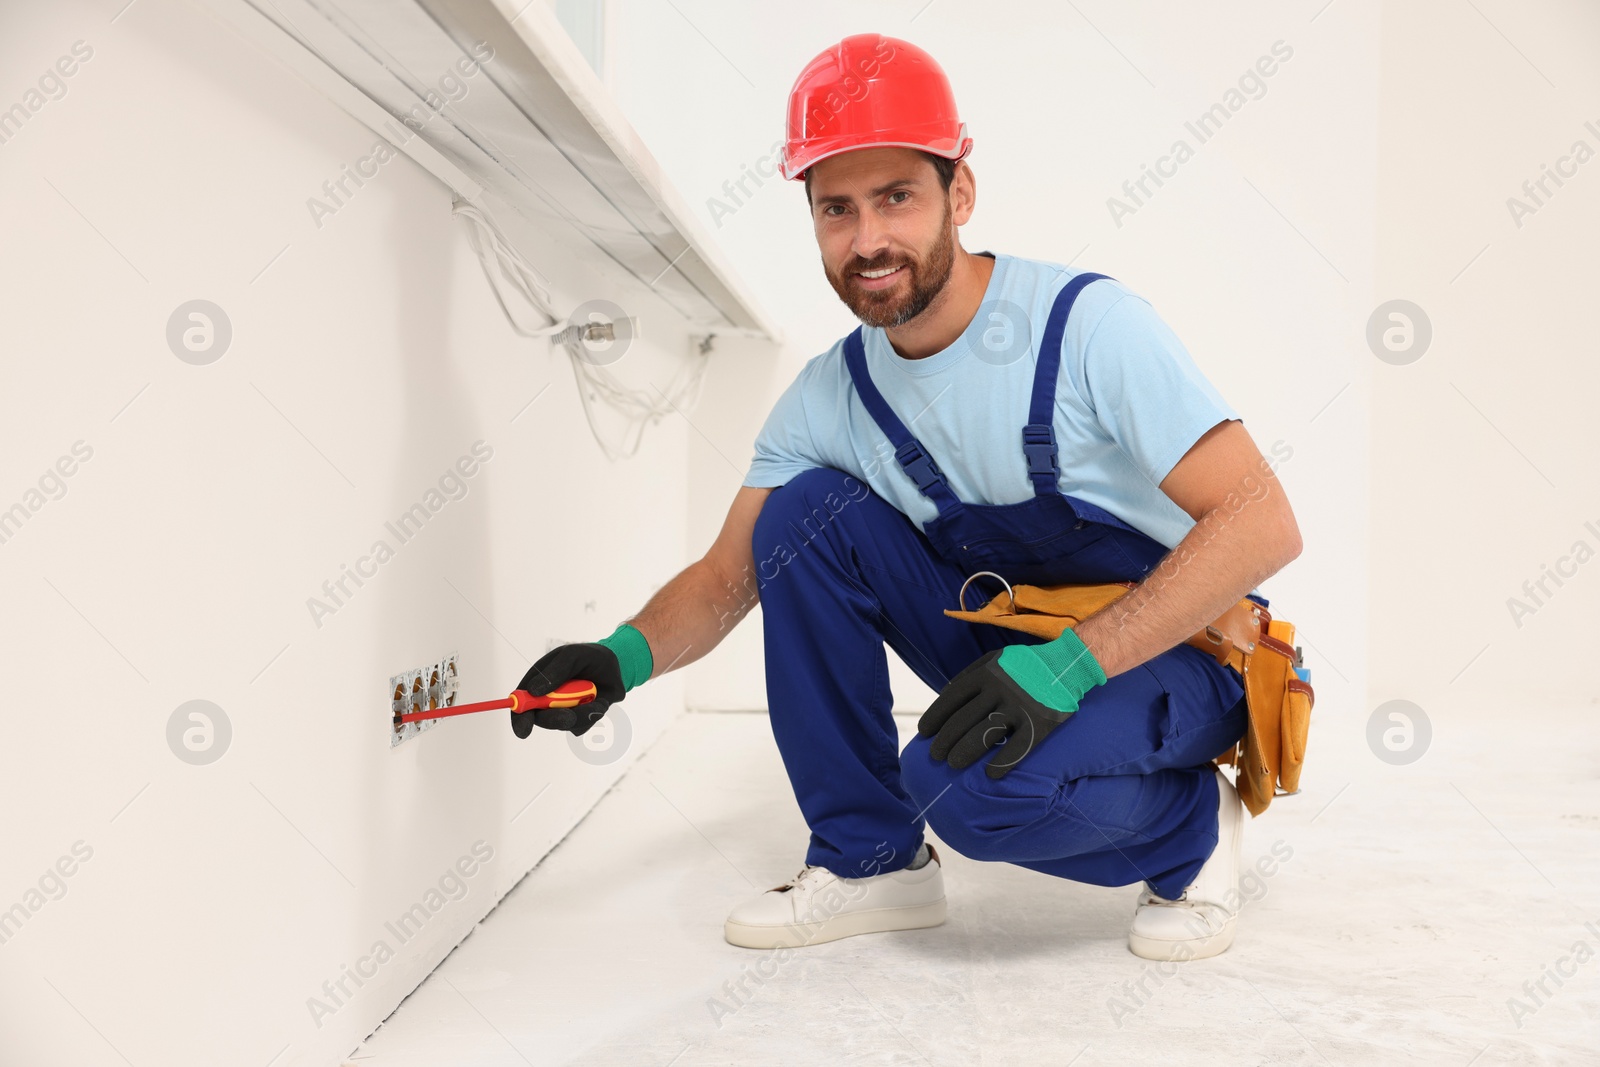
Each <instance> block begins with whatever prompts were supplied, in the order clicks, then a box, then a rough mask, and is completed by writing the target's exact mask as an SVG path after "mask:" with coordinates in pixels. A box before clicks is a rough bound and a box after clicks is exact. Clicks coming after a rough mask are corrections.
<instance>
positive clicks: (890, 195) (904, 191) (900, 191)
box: [889, 189, 911, 204]
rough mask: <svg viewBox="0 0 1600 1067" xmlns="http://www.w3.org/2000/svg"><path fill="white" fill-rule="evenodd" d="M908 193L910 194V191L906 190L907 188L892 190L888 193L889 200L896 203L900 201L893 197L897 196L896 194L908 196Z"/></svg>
mask: <svg viewBox="0 0 1600 1067" xmlns="http://www.w3.org/2000/svg"><path fill="white" fill-rule="evenodd" d="M910 195H911V193H910V192H908V191H907V190H905V189H896V190H895V191H894V192H892V193H890V194H889V200H890V202H892V203H896V204H898V203H900V202H901V201H898V200H895V197H897V196H910Z"/></svg>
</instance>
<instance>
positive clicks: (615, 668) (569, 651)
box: [511, 642, 627, 738]
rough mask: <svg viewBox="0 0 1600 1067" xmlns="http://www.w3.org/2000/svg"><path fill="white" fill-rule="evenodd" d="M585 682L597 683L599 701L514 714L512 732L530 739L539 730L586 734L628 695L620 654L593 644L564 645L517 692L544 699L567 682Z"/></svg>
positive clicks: (548, 655) (536, 666)
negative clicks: (535, 730) (530, 735)
mask: <svg viewBox="0 0 1600 1067" xmlns="http://www.w3.org/2000/svg"><path fill="white" fill-rule="evenodd" d="M574 678H583V679H586V680H588V681H591V682H593V683H594V688H595V697H594V699H593V700H591V701H589V703H587V704H579V705H578V706H577V707H575V708H534V709H533V710H532V711H523V712H512V713H511V729H512V730H513V731H514V732H515V733H516V735H517V736H518V737H522V738H526V737H527V736H528V735H529V734H531V733H533V728H534V727H535V726H537V727H539V728H541V729H544V730H566V731H568V732H570V733H573V734H580V735H581V734H583V733H585V732H587V731H588V729H589V727H591V726H593V725H594V724H595V723H597V722H599V721H600V718H601V716H603V715H605V713H606V712H607V711H608V710H609V709H610V707H611V705H613V704H615V703H616V702H617V701H619V700H621V699H622V697H623V694H624V693H625V692H627V690H626V688H625V687H624V686H623V684H622V664H621V662H620V661H619V660H618V659H617V654H616V653H615V652H613V651H611V649H609V648H607V647H606V646H605V645H602V644H599V643H598V642H591V643H588V644H581V645H562V646H561V647H559V648H553V649H551V650H550V651H549V652H547V653H545V654H544V655H543V656H542V657H540V659H539V661H538V662H537V663H535V664H534V665H533V666H532V667H530V668H529V669H528V673H527V674H525V675H523V676H522V681H521V682H519V683H517V688H518V689H521V690H523V691H524V692H526V693H528V694H530V695H532V696H536V697H537V696H543V695H544V694H546V693H548V692H550V691H551V690H552V689H554V688H555V687H556V686H558V685H560V684H561V683H563V682H570V681H572V679H574Z"/></svg>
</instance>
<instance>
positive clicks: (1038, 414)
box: [1022, 271, 1107, 496]
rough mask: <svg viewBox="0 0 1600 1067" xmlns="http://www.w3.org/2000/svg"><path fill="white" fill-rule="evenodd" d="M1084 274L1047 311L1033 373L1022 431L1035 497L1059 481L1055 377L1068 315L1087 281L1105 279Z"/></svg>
mask: <svg viewBox="0 0 1600 1067" xmlns="http://www.w3.org/2000/svg"><path fill="white" fill-rule="evenodd" d="M1106 277H1107V276H1106V275H1104V274H1093V273H1090V272H1088V271H1085V272H1084V273H1082V274H1079V275H1076V276H1074V277H1073V279H1072V280H1071V281H1069V282H1068V283H1067V284H1066V285H1065V286H1063V287H1062V289H1061V292H1060V293H1058V294H1057V295H1056V302H1055V304H1054V305H1053V306H1052V307H1051V308H1050V321H1049V322H1048V323H1047V324H1046V325H1045V328H1044V339H1043V340H1042V341H1041V342H1040V343H1039V361H1038V363H1037V364H1035V366H1034V371H1033V399H1032V401H1031V402H1030V403H1029V405H1028V425H1026V426H1024V427H1023V428H1022V454H1023V455H1024V456H1026V457H1027V459H1028V477H1029V478H1030V479H1032V480H1033V492H1034V495H1036V496H1055V495H1056V494H1057V493H1058V492H1060V489H1059V488H1058V486H1059V484H1060V480H1061V461H1060V459H1059V458H1058V456H1057V454H1056V427H1055V422H1056V417H1055V416H1056V378H1057V376H1058V375H1059V373H1060V371H1061V339H1062V338H1063V337H1064V336H1065V334H1066V331H1067V316H1068V315H1070V314H1072V305H1073V303H1074V302H1075V301H1076V300H1077V299H1078V294H1079V293H1081V292H1082V291H1083V287H1084V286H1086V285H1088V284H1089V283H1090V282H1093V281H1098V280H1100V279H1101V278H1106Z"/></svg>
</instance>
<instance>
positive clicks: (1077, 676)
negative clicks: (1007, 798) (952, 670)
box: [917, 629, 1106, 778]
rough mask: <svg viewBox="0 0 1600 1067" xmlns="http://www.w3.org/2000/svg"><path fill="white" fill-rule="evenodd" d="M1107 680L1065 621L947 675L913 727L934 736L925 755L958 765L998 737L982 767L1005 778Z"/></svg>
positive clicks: (974, 757) (975, 756) (969, 760)
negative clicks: (1060, 629) (1057, 630)
mask: <svg viewBox="0 0 1600 1067" xmlns="http://www.w3.org/2000/svg"><path fill="white" fill-rule="evenodd" d="M1105 680H1106V673H1105V671H1104V670H1102V669H1101V667H1100V663H1099V661H1098V660H1096V659H1095V658H1094V654H1093V653H1091V652H1090V651H1089V647H1088V646H1087V645H1085V644H1084V643H1083V642H1082V641H1081V640H1079V639H1078V635H1077V634H1075V633H1073V632H1072V631H1071V630H1070V629H1069V630H1067V631H1065V632H1064V633H1062V635H1061V636H1060V637H1058V638H1056V639H1055V640H1054V641H1047V642H1045V643H1044V644H1041V645H1008V646H1006V647H1005V648H1003V649H1000V650H999V651H997V652H989V653H986V654H985V655H983V656H980V657H979V658H978V659H977V660H976V661H975V662H974V663H972V665H971V666H969V667H967V669H966V670H964V671H962V672H961V673H960V674H958V675H956V676H955V677H954V678H952V679H950V684H948V685H946V686H945V687H944V689H943V690H942V691H941V692H940V693H939V696H938V699H936V700H935V701H934V702H933V703H932V704H931V705H929V706H928V710H927V711H925V712H924V713H923V715H922V718H921V719H920V720H919V721H918V722H917V733H919V734H921V735H922V736H923V737H932V738H933V739H934V740H933V744H931V745H929V746H928V752H929V755H931V756H932V757H933V758H934V759H937V760H949V762H950V766H952V767H954V768H956V769H957V770H961V769H962V768H965V767H968V766H970V765H971V764H972V763H974V762H975V761H977V759H978V758H979V757H981V756H982V755H983V754H984V753H985V752H987V751H989V750H990V749H991V748H994V747H995V746H997V745H1004V746H1005V751H1003V752H1000V753H998V754H996V755H995V757H994V758H993V759H991V760H990V761H989V765H988V767H987V768H985V771H986V773H987V774H988V775H989V777H990V778H1004V777H1005V776H1006V774H1008V773H1009V772H1010V770H1011V768H1013V767H1015V766H1016V765H1017V764H1018V763H1020V762H1022V758H1023V757H1024V756H1026V755H1027V754H1028V753H1029V752H1032V751H1033V748H1034V746H1035V745H1037V744H1039V742H1041V741H1043V740H1044V739H1045V738H1046V737H1048V736H1049V734H1050V731H1051V730H1054V729H1055V728H1056V727H1057V726H1060V725H1061V724H1062V723H1063V722H1065V721H1066V720H1067V716H1069V715H1071V714H1072V713H1073V712H1075V711H1077V710H1078V702H1079V701H1081V700H1082V699H1083V695H1084V694H1085V693H1087V692H1088V691H1089V690H1091V689H1093V688H1094V687H1095V686H1097V685H1103V684H1104V683H1105ZM936 735H937V736H936Z"/></svg>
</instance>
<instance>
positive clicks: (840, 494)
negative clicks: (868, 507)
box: [753, 467, 872, 559]
mask: <svg viewBox="0 0 1600 1067" xmlns="http://www.w3.org/2000/svg"><path fill="white" fill-rule="evenodd" d="M871 495H872V490H871V489H869V488H868V487H867V484H866V483H865V482H863V481H862V480H861V479H860V478H857V477H856V476H855V475H853V474H846V473H845V472H844V471H841V470H835V469H834V468H832V467H813V468H811V469H810V470H807V471H802V472H801V473H799V474H797V475H795V476H794V477H793V478H790V479H789V480H788V481H787V482H785V483H784V484H783V485H781V486H779V487H778V488H777V489H774V490H773V491H772V494H771V495H770V496H768V497H767V500H766V503H764V504H763V505H762V506H761V514H760V515H759V516H758V517H757V518H756V525H755V539H754V541H753V546H754V548H755V549H756V558H758V559H759V558H761V556H762V555H763V551H762V550H763V547H765V549H766V550H767V551H770V550H771V548H772V547H773V546H774V545H777V544H779V543H787V542H790V541H793V540H794V539H796V538H799V539H800V540H804V541H809V540H814V539H815V538H817V537H818V536H820V535H821V534H822V533H823V532H824V531H825V530H826V529H827V528H828V527H829V526H830V525H832V524H833V522H834V521H835V520H836V519H838V517H839V516H840V515H842V514H844V512H845V511H846V510H847V509H849V508H850V507H851V506H852V505H854V504H859V503H860V502H862V501H863V500H865V499H867V498H868V497H870V496H871ZM791 547H792V546H791Z"/></svg>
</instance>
